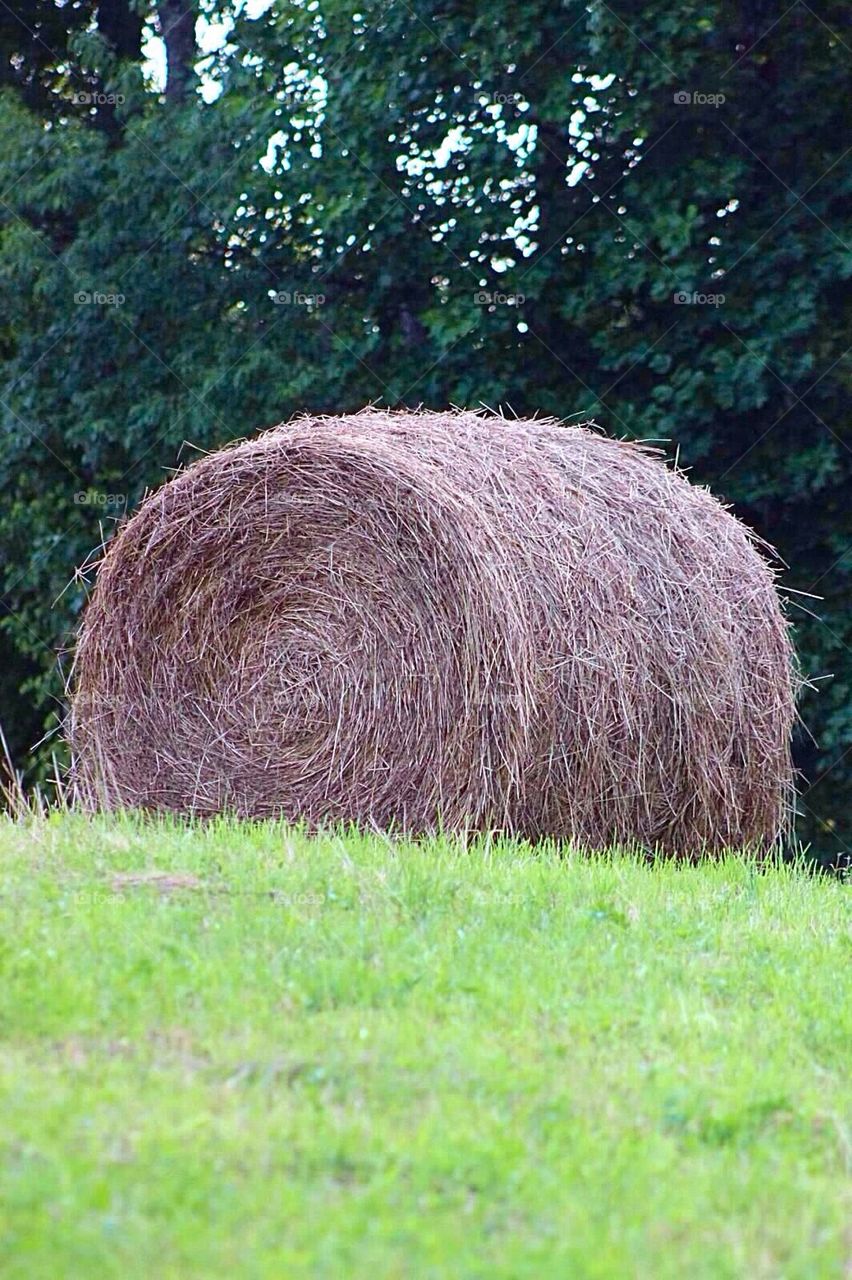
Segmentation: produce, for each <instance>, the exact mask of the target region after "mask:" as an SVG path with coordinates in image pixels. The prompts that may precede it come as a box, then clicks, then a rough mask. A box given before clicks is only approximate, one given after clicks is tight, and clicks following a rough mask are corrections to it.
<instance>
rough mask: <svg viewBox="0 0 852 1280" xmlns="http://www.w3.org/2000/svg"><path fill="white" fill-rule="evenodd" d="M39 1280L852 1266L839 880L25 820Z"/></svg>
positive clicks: (29, 1240) (17, 1141) (18, 1092)
mask: <svg viewBox="0 0 852 1280" xmlns="http://www.w3.org/2000/svg"><path fill="white" fill-rule="evenodd" d="M0 868H2V881H0V883H1V884H2V898H0V911H2V925H0V939H2V941H0V963H1V964H2V979H0V1019H2V1021H0V1035H2V1057H0V1088H2V1117H3V1122H2V1126H0V1130H2V1136H0V1142H2V1170H0V1201H2V1209H0V1214H1V1215H2V1217H1V1218H0V1235H1V1236H2V1240H3V1244H2V1261H0V1270H1V1271H2V1275H3V1276H4V1277H21V1278H23V1277H26V1280H38V1278H40V1277H45V1278H48V1277H49V1278H50V1280H57V1278H58V1277H66V1276H68V1277H75V1278H76V1277H97V1278H98V1280H102V1278H105V1277H113V1276H115V1277H119V1276H120V1277H128V1276H129V1277H136V1276H139V1277H152V1276H156V1277H158V1280H159V1278H165V1277H180V1278H181V1280H185V1278H186V1277H196V1276H197V1277H204V1278H205V1280H206V1278H209V1277H220V1276H222V1277H237V1276H238V1277H240V1278H241V1280H242V1278H244V1277H249V1278H251V1277H276V1278H277V1277H285V1278H288V1280H289V1278H290V1277H297V1278H298V1277H303V1276H304V1277H326V1276H327V1277H349V1276H352V1277H369V1280H380V1278H383V1277H400V1278H403V1277H404V1278H405V1280H410V1278H414V1280H421V1278H422V1280H427V1278H429V1277H483V1278H485V1277H535V1278H536V1280H541V1278H549V1277H569V1278H573V1277H581V1278H582V1277H648V1278H649V1280H650V1278H653V1280H664V1278H665V1277H672V1278H675V1277H676V1278H677V1280H683V1278H684V1277H689V1278H690V1280H697V1278H699V1277H708V1278H710V1277H712V1280H722V1278H724V1277H738V1278H739V1277H747V1278H748V1280H758V1278H759V1277H772V1278H775V1277H802V1278H803V1280H805V1278H807V1280H813V1278H814V1277H835V1276H837V1277H842V1276H848V1275H849V1274H850V1265H852V1261H851V1260H852V1233H850V1229H849V1219H850V1208H852V1201H851V1200H850V1180H849V1173H850V1118H852V1096H851V1095H850V1057H852V999H850V995H852V991H850V988H851V987H852V980H851V979H850V973H851V972H852V965H850V959H852V946H851V945H850V932H849V924H850V918H849V909H848V892H849V891H848V889H847V888H846V887H844V885H842V884H841V883H840V882H839V881H837V880H832V879H828V878H817V877H813V876H809V875H808V874H806V873H805V872H804V871H803V870H797V869H796V868H791V867H779V868H774V869H769V870H765V871H760V870H756V869H755V868H754V867H752V866H750V865H748V864H747V863H746V862H744V861H742V860H741V859H737V858H731V859H729V860H727V861H725V862H722V863H720V864H716V865H713V864H708V865H702V866H698V867H681V866H675V865H648V864H645V863H642V862H641V861H638V860H636V859H633V858H631V857H628V856H620V855H617V854H613V855H612V856H611V857H607V858H601V857H596V858H584V857H582V856H579V855H577V854H572V853H567V854H566V853H565V852H564V851H562V853H560V851H558V850H555V849H544V850H539V851H534V850H531V849H529V848H525V847H523V846H518V845H513V844H510V843H489V842H487V841H485V842H480V843H478V844H475V845H473V846H470V847H467V848H465V847H463V846H461V845H459V844H458V843H455V844H454V843H452V842H448V841H439V840H432V841H426V842H423V843H422V844H408V843H400V844H392V843H390V842H388V841H387V840H384V839H382V838H381V837H378V836H377V837H370V836H360V835H345V836H340V835H329V836H327V837H324V838H320V839H308V838H307V837H305V836H304V835H302V834H300V833H298V832H293V831H292V830H288V829H286V828H284V827H282V826H279V825H276V824H266V825H254V826H252V825H240V824H237V823H230V822H221V823H215V824H213V825H210V826H208V827H207V828H206V829H201V828H194V829H193V828H189V827H181V826H179V825H176V824H175V825H171V824H148V825H145V824H143V823H140V822H134V821H132V820H130V819H119V820H112V821H110V820H96V821H87V820H85V819H83V818H77V817H71V816H67V815H66V816H57V817H53V818H50V819H48V820H46V821H36V822H33V823H32V824H31V825H26V824H24V825H13V824H12V823H8V824H6V825H5V826H3V827H0Z"/></svg>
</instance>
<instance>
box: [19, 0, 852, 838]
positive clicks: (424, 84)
mask: <svg viewBox="0 0 852 1280" xmlns="http://www.w3.org/2000/svg"><path fill="white" fill-rule="evenodd" d="M12 10H14V13H12ZM12 10H9V11H7V13H6V17H5V18H4V22H3V28H2V34H0V57H2V65H0V86H2V87H0V240H1V241H2V253H0V296H2V311H1V312H0V397H1V398H2V404H1V405H0V413H2V424H3V425H2V429H3V449H2V456H0V483H2V487H3V494H4V501H3V506H2V510H0V573H2V584H1V585H2V591H3V600H4V604H3V616H2V622H0V658H2V667H0V670H2V675H0V697H2V720H3V722H4V726H5V728H6V731H7V734H8V735H9V736H10V738H11V740H12V746H13V750H14V751H15V753H16V754H17V756H18V758H19V759H21V760H23V759H24V758H25V757H26V758H27V759H28V760H29V762H30V763H29V764H28V769H29V775H30V776H32V777H35V776H37V774H38V771H39V769H40V768H43V767H44V764H43V762H44V760H45V753H46V752H47V751H49V749H50V743H49V742H48V744H47V746H43V747H42V748H40V750H39V752H37V753H36V754H35V756H33V755H32V753H31V751H30V749H31V747H32V744H33V743H34V742H35V741H36V740H37V739H38V738H39V737H40V736H41V734H42V733H43V732H44V731H45V729H49V728H50V727H51V724H55V723H56V717H57V713H58V711H59V708H60V701H59V700H60V697H61V689H62V667H63V663H64V662H67V658H61V659H60V661H59V663H57V659H56V653H57V650H58V651H60V653H61V652H62V651H64V650H66V649H67V646H68V644H69V643H70V638H71V636H72V635H73V630H74V624H75V618H76V616H77V614H78V613H79V610H80V608H81V606H82V602H83V599H84V589H85V583H84V581H83V579H82V578H80V577H77V578H75V577H74V570H75V566H77V565H79V564H81V563H82V562H83V561H84V560H85V559H86V558H87V557H88V556H90V554H91V552H92V550H93V548H95V547H96V546H97V545H98V543H99V542H100V540H101V538H102V537H108V536H109V534H110V530H111V528H112V527H114V523H115V520H116V518H119V517H120V515H121V513H122V512H123V511H124V510H125V508H126V507H128V506H132V505H133V504H134V503H135V502H136V501H137V500H138V498H139V497H140V495H141V494H142V493H143V492H144V490H145V488H146V487H147V486H151V485H154V484H156V483H158V481H159V480H160V479H161V478H162V477H163V475H164V474H165V472H166V470H167V469H168V468H170V467H174V466H175V465H178V463H179V462H180V461H181V460H183V459H185V458H186V457H188V456H191V450H190V449H189V448H188V446H187V445H186V443H185V442H190V444H191V445H193V446H196V447H198V448H202V449H206V448H210V447H211V446H215V445H217V444H219V443H221V442H222V441H224V440H227V439H230V438H232V437H234V436H236V435H239V434H243V433H248V432H252V431H254V430H255V429H257V428H258V427H262V426H265V425H269V424H271V423H273V422H275V421H278V420H280V419H282V418H284V417H287V416H289V415H290V414H291V413H293V412H295V411H297V410H300V409H303V408H309V409H312V410H326V411H337V410H351V409H354V408H356V407H359V406H361V405H363V404H364V403H365V402H366V401H369V400H378V401H381V402H383V403H389V404H408V405H411V404H416V403H423V404H426V405H429V406H432V407H442V406H445V405H446V404H448V403H456V404H466V405H475V404H476V403H478V402H484V403H486V404H488V405H491V406H496V405H503V406H504V407H505V408H506V409H507V411H508V410H510V409H511V410H515V411H516V412H518V413H525V414H526V413H533V412H536V411H541V412H545V413H554V414H558V415H560V416H574V415H576V417H577V418H578V419H582V418H588V417H594V418H596V419H597V421H598V422H600V423H601V424H602V426H603V427H604V428H605V429H606V430H608V431H610V432H612V433H615V434H627V435H633V436H640V437H644V438H654V439H658V440H660V441H661V442H663V443H664V444H665V447H666V448H667V449H668V450H669V451H670V452H671V453H672V455H674V454H675V452H677V453H678V454H679V460H680V462H681V464H682V465H685V466H688V467H689V468H690V469H691V472H692V475H693V478H695V479H697V480H699V481H702V482H707V483H709V484H711V485H712V487H713V488H714V490H715V491H716V492H717V493H718V494H720V495H721V496H723V497H724V498H725V499H727V500H728V501H730V502H732V503H733V504H734V506H735V509H736V510H737V512H738V513H739V514H740V515H742V516H743V517H744V518H745V519H746V520H747V521H748V522H749V523H750V524H751V525H752V526H753V527H754V528H755V529H756V530H758V532H759V533H760V534H761V535H762V536H763V537H765V538H766V539H768V541H769V542H771V543H772V544H774V545H775V546H776V547H777V548H778V551H779V553H780V555H781V556H782V557H783V560H784V561H785V562H786V564H787V565H788V566H789V569H788V570H787V571H785V573H784V578H783V581H784V584H785V586H786V588H787V589H788V591H789V592H790V598H791V610H790V612H791V618H792V619H793V620H794V622H795V627H796V640H797V645H798V650H799V653H800V655H801V662H802V666H803V669H804V671H805V672H806V674H807V675H808V676H809V677H811V679H812V680H813V682H814V686H815V687H814V689H813V690H812V691H808V692H807V693H806V694H805V696H804V698H803V701H802V715H803V718H804V721H805V725H806V726H807V731H806V730H804V729H803V731H802V732H801V734H800V740H799V742H798V746H797V752H798V762H799V765H800V767H801V769H802V770H803V774H804V781H803V794H802V801H801V805H802V823H801V831H802V833H803V834H804V835H805V836H807V837H812V838H814V839H815V841H816V842H817V843H818V844H819V845H820V847H822V848H826V849H827V848H828V847H829V846H830V845H832V844H837V843H839V844H840V845H841V846H844V845H845V844H848V843H849V842H850V841H852V830H850V827H852V706H850V697H849V693H850V684H852V578H851V577H850V574H852V508H850V504H849V503H848V501H847V496H846V495H847V489H848V484H849V480H850V477H852V427H850V424H849V421H848V415H847V412H846V410H847V405H848V396H847V391H848V388H849V385H850V354H849V352H848V350H847V348H848V347H849V338H848V332H849V315H850V298H851V296H852V295H850V284H849V281H850V275H852V203H850V193H852V163H850V156H852V152H851V151H848V150H847V144H846V141H845V137H846V133H845V129H844V125H845V119H844V112H845V109H846V102H847V98H848V92H849V87H850V64H851V63H852V26H850V19H849V13H848V11H847V8H846V6H845V5H844V4H842V3H840V0H834V2H831V0H830V2H829V3H828V4H826V5H824V6H821V8H820V10H819V12H817V11H816V10H812V9H811V8H809V7H808V6H807V5H805V4H799V5H795V6H793V7H792V8H787V7H786V6H785V5H784V4H781V3H765V2H761V0H749V3H747V4H743V3H739V4H732V3H721V2H713V0H708V2H707V3H698V2H692V0H687V3H686V4H685V5H682V6H680V7H678V8H677V9H676V10H673V11H668V10H666V9H665V7H660V6H658V5H654V4H650V3H638V2H636V0H628V2H626V3H623V4H619V5H618V6H617V7H611V6H609V5H606V4H598V3H595V2H594V0H592V3H575V2H574V0H569V2H566V3H561V4H560V3H554V2H553V0H548V2H547V3H539V2H537V0H533V2H532V3H531V4H528V5H525V6H518V5H516V4H514V3H512V4H510V3H507V2H506V0H492V3H490V4H488V5H487V6H474V5H469V4H466V3H447V4H444V5H438V4H429V3H427V4H425V5H419V6H417V7H416V9H413V8H412V7H410V6H409V5H407V4H399V3H391V4H390V5H387V4H384V3H373V2H372V0H364V3H361V4H358V5H347V4H345V3H340V2H339V0H319V2H317V0H312V2H311V3H308V4H303V3H293V4H280V5H278V4H274V5H273V6H272V8H270V9H268V10H265V11H261V10H259V9H257V8H255V9H254V10H250V11H249V12H241V11H240V8H239V7H237V8H236V9H234V8H233V7H231V6H229V5H227V4H223V5H218V4H213V5H208V6H206V7H205V9H204V18H203V20H202V21H199V22H196V19H197V18H199V16H200V14H199V13H197V12H194V11H193V10H192V9H187V8H186V7H185V6H184V4H183V3H180V2H179V0H160V3H159V4H153V5H152V6H151V7H150V9H149V10H142V11H137V6H136V5H135V4H134V3H133V0H108V2H103V3H100V4H96V3H91V2H89V0H78V3H72V4H66V5H64V6H61V7H60V6H59V5H58V4H56V3H55V2H54V0H16V2H15V3H14V4H13V6H12ZM252 14H254V16H252ZM211 24H212V25H211ZM216 31H218V37H216V38H213V33H215V32H216ZM155 37H159V38H161V40H162V46H161V47H162V48H164V50H165V54H166V65H167V71H166V74H165V77H164V78H163V77H161V79H160V81H159V82H158V80H157V78H156V75H155V74H154V73H152V70H151V63H150V61H149V60H147V58H146V55H147V54H148V53H149V52H150V50H151V48H152V43H151V42H152V39H153V38H155ZM152 76H153V78H152ZM796 592H804V593H808V594H806V595H797V594H794V593H796ZM809 595H815V596H817V597H819V598H818V599H810V598H808V596H809ZM847 752H848V753H849V754H847Z"/></svg>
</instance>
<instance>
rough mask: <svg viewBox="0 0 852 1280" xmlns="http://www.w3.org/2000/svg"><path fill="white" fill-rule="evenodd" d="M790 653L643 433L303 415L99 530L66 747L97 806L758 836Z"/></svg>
mask: <svg viewBox="0 0 852 1280" xmlns="http://www.w3.org/2000/svg"><path fill="white" fill-rule="evenodd" d="M792 672H793V668H792V658H791V647H790V642H789V637H788V631H787V626H786V624H785V622H784V620H783V617H782V614H781V611H780V608H779V603H778V599H777V595H776V591H775V586H774V581H773V574H772V571H771V570H770V568H769V567H768V565H767V563H766V562H765V560H764V559H763V558H762V556H761V554H760V553H759V551H758V550H757V549H756V547H755V544H754V539H753V538H752V536H751V535H750V534H749V532H748V531H747V530H746V529H745V528H744V527H743V526H742V525H741V524H740V523H739V522H738V521H737V520H736V519H735V518H734V517H733V516H732V515H731V514H730V513H729V512H728V511H726V510H725V509H724V508H723V507H722V506H721V505H720V503H719V502H717V501H716V500H715V499H714V498H713V497H711V495H710V494H709V493H707V492H706V491H704V490H702V489H699V488H697V487H694V486H692V485H690V484H689V483H688V482H687V481H686V479H685V478H684V477H683V476H682V475H680V474H678V473H677V472H675V471H673V470H671V469H670V468H668V467H667V466H666V465H665V464H664V463H663V461H662V460H660V458H659V457H657V456H655V454H654V451H649V450H647V449H645V448H643V447H640V446H637V445H635V444H628V443H623V442H618V441H614V440H611V439H608V438H606V437H605V436H603V435H600V434H598V433H597V432H595V431H592V430H588V429H586V428H582V427H565V426H562V425H560V424H558V423H556V422H554V421H552V420H548V421H535V422H530V421H514V422H510V421H504V420H503V419H502V418H499V417H496V416H493V415H489V414H484V413H470V412H447V413H426V412H416V413H415V412H397V413H388V412H382V411H379V410H377V409H367V410H364V411H363V412H361V413H358V414H355V415H353V416H349V417H340V418H308V417H304V418H300V419H298V420H296V421H294V422H291V423H288V424H286V425H283V426H280V427H277V428H275V429H273V430H271V431H268V432H266V433H265V434H263V435H261V436H260V437H258V438H257V439H254V440H250V441H248V442H244V443H239V444H236V445H233V446H231V447H229V448H226V449H224V450H222V451H221V452H218V453H214V454H211V455H209V456H207V457H205V458H204V459H202V460H201V461H199V462H197V463H195V464H194V465H193V466H191V467H189V468H188V469H187V470H185V471H184V472H182V473H181V474H179V475H178V476H176V477H175V478H174V479H172V480H171V481H169V483H167V484H165V485H164V486H163V487H162V488H161V489H160V490H159V491H158V492H156V493H154V494H152V495H151V496H150V497H148V498H147V499H146V501H145V502H144V503H143V504H142V506H141V508H140V509H139V511H138V512H137V513H136V514H135V515H134V516H133V517H132V518H131V519H130V520H128V521H127V522H126V523H125V524H124V526H123V527H122V528H121V530H120V531H119V532H118V534H117V536H116V537H115V538H114V540H113V541H112V543H111V544H110V546H109V549H108V551H107V554H106V556H105V559H104V562H103V565H102V567H101V569H100V572H99V575H98V581H97V586H96V589H95V591H94V594H93V597H92V599H91V601H90V603H89V605H88V607H87V610H86V613H85V617H84V621H83V625H82V631H81V635H80V639H79V646H78V651H77V655H76V662H75V674H74V682H75V692H74V695H73V703H72V711H71V718H70V737H71V745H72V754H73V760H74V764H73V776H74V781H75V786H76V791H77V794H78V795H79V796H80V797H81V799H82V800H83V801H84V802H85V803H86V804H89V805H92V804H97V805H104V806H107V807H113V806H142V807H144V808H146V809H153V810H175V811H178V812H182V813H194V814H213V813H217V812H219V811H222V810H233V811H236V812H237V813H238V814H242V815H248V816H252V817H266V816H271V815H283V816H285V817H287V818H289V819H293V820H296V819H305V820H307V821H308V822H309V823H311V824H314V823H322V822H327V821H336V820H345V821H348V820H353V821H355V822H358V823H362V824H377V825H378V826H380V827H388V826H394V825H396V826H399V827H402V828H404V829H408V830H414V831H418V830H424V829H429V828H431V827H434V826H435V825H436V824H443V825H444V826H445V827H447V828H452V829H456V828H466V829H471V828H483V827H485V828H500V829H505V830H509V831H513V832H517V833H522V834H525V835H528V836H530V837H537V836H540V835H556V836H562V837H572V838H574V839H576V840H577V841H580V842H583V843H584V844H587V845H590V846H604V845H608V844H610V843H612V842H614V841H622V842H624V841H640V842H642V843H643V844H646V845H649V846H658V847H661V848H664V849H666V850H669V851H672V852H677V853H682V854H686V853H691V852H695V851H697V850H699V849H708V848H709V849H719V848H721V847H723V846H728V845H733V846H742V845H745V844H753V845H755V846H761V847H765V846H766V845H767V844H768V843H770V842H772V841H774V840H775V839H776V838H777V837H778V835H779V833H780V832H781V831H782V830H783V828H784V824H785V821H786V818H787V815H788V812H789V806H790V800H791V791H792V786H791V765H790V755H789V740H790V732H791V724H792V721H793V715H794V688H793V685H794V681H793V674H792Z"/></svg>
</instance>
